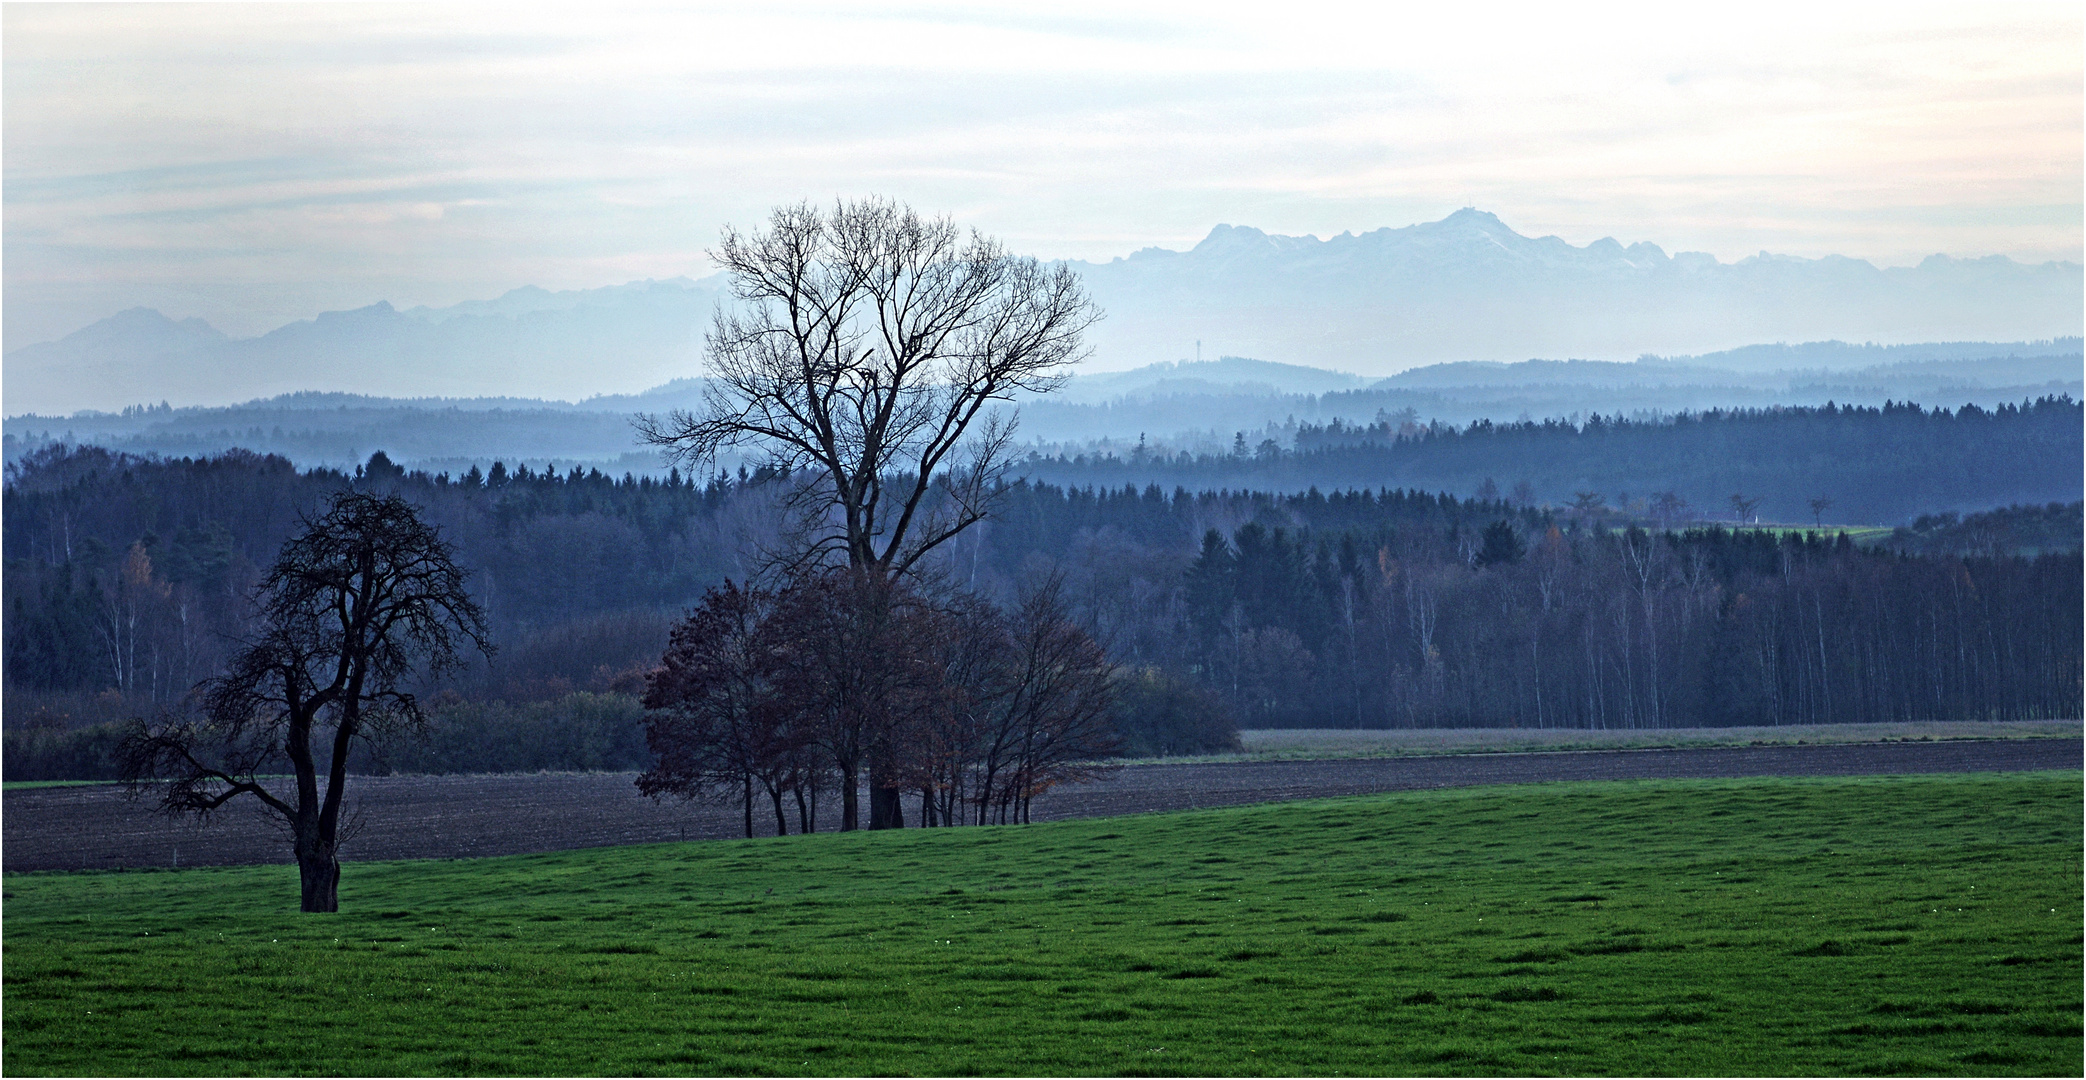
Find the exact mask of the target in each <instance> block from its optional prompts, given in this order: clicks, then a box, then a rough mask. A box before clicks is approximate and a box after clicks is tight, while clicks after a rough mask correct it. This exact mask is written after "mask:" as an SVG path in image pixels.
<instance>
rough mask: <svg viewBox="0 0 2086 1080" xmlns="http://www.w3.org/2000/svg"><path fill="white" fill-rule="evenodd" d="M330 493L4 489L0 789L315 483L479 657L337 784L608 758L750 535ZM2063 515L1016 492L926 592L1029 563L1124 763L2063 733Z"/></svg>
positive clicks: (715, 485)
mask: <svg viewBox="0 0 2086 1080" xmlns="http://www.w3.org/2000/svg"><path fill="white" fill-rule="evenodd" d="M2070 409H2071V411H2072V412H2073V414H2074V416H2075V415H2076V406H2070ZM1924 415H1926V416H1928V417H1930V418H1931V417H1932V416H1933V415H1935V414H1924ZM2075 434H2076V432H2075ZM2074 460H2075V458H2074ZM357 472H358V473H359V474H360V475H359V476H349V475H346V474H342V473H339V472H336V471H331V470H310V471H302V472H300V471H299V470H298V469H296V468H295V467H294V466H293V465H292V464H291V463H289V462H287V461H284V460H283V459H281V458H273V457H262V456H258V455H252V454H244V453H232V454H226V455H222V456H220V457H216V458H205V459H186V458H183V459H163V460H151V459H138V458H131V457H126V456H123V455H117V454H112V453H109V452H107V451H105V450H100V449H97V448H80V449H76V450H63V451H59V450H54V451H50V452H46V453H44V454H42V455H39V456H38V457H37V458H36V459H34V460H31V461H29V462H25V463H23V464H22V465H21V467H19V468H17V469H14V470H11V474H10V477H9V482H8V485H7V488H6V492H5V503H6V505H5V512H6V515H7V521H8V528H7V530H6V534H5V554H6V571H5V572H6V587H7V594H8V598H9V599H8V606H7V609H6V612H5V616H6V620H7V623H6V645H7V656H6V673H7V693H8V697H9V699H10V700H9V704H10V705H11V706H12V707H11V708H9V709H8V710H7V724H6V727H7V738H8V745H7V753H6V760H7V777H8V779H11V780H13V779H39V778H51V779H56V778H61V777H76V778H82V779H85V778H91V777H93V776H95V775H98V774H99V768H100V766H98V765H96V764H94V763H95V762H97V761H101V760H104V759H105V756H106V754H105V750H106V748H100V749H98V748H97V747H99V746H100V743H101V742H106V741H108V740H109V738H110V735H109V731H110V730H111V729H104V728H101V726H100V725H102V724H105V723H114V722H116V721H120V720H122V719H125V718H127V717H131V716H137V715H147V714H150V713H151V712H152V711H154V710H156V709H158V708H161V707H165V706H168V705H171V704H173V703H174V702H176V701H177V700H178V699H179V697H180V696H181V694H182V693H183V692H185V689H186V688H187V687H188V686H191V685H193V684H194V682H195V681H197V680H198V679H200V678H202V677H205V676H207V675H209V674H211V673H212V672H214V671H216V670H217V669H218V667H219V666H220V665H221V664H222V662H223V653H224V650H225V648H226V642H227V641H228V640H230V636H231V635H236V634H237V633H239V632H240V631H241V629H242V626H243V621H242V620H243V619H244V618H245V617H246V614H245V612H244V609H243V607H242V600H241V598H242V596H243V595H244V594H245V592H246V590H247V589H248V588H249V587H250V585H251V583H252V582H253V580H254V579H255V575H256V569H255V568H256V567H257V566H258V565H260V564H262V563H263V562H265V560H266V559H267V558H268V557H269V553H270V552H272V551H273V550H274V548H275V547H276V546H277V545H278V544H279V543H280V542H281V541H282V539H283V538H284V537H285V536H287V535H288V534H289V532H290V530H291V529H292V527H293V526H294V525H295V523H296V521H297V515H298V514H299V513H300V512H303V511H308V510H309V509H310V508H312V507H314V506H317V505H318V504H319V503H320V502H322V501H323V500H324V498H325V496H326V495H327V494H328V493H329V492H332V491H336V490H339V489H340V488H342V487H347V486H356V487H365V488H380V489H383V490H388V491H396V492H397V493H399V494H402V495H405V496H406V497H407V498H408V499H409V500H411V501H412V502H414V503H416V504H418V505H421V506H422V507H424V508H425V510H426V513H427V517H428V520H429V521H430V522H432V523H434V524H436V525H438V526H439V527H440V528H442V530H443V532H444V535H446V536H447V537H449V538H450V539H451V540H452V541H453V542H454V543H455V544H456V547H457V550H458V555H459V559H460V561H461V562H462V563H463V564H464V565H465V566H467V567H468V568H469V569H471V571H472V587H473V589H474V591H476V592H478V593H479V595H481V596H483V598H484V600H485V605H486V609H487V613H488V616H489V619H490V622H491V625H492V627H493V630H494V634H495V637H496V638H497V639H498V640H499V642H500V644H501V646H502V652H501V655H500V656H499V657H498V658H497V659H496V660H494V661H492V662H490V663H479V664H477V665H476V666H474V667H473V668H472V669H471V670H469V671H467V672H465V673H464V674H463V675H462V676H460V677H458V678H455V679H452V680H451V681H450V682H449V683H447V684H445V685H444V686H441V687H429V688H427V689H428V691H429V698H430V701H431V706H432V708H431V713H432V716H433V720H434V725H433V732H434V734H433V736H432V737H431V738H430V739H429V740H428V741H426V742H425V743H416V744H413V745H399V746H395V747H387V748H383V749H382V752H381V753H380V754H379V753H375V752H373V753H372V757H371V760H370V761H368V762H367V763H366V764H365V763H361V762H358V763H357V767H358V769H361V768H367V769H368V770H370V771H378V772H381V771H400V772H451V771H479V772H482V771H496V770H509V769H515V770H522V771H533V770H535V769H546V768H549V769H568V768H569V769H594V768H635V767H641V766H642V765H643V764H644V763H645V762H644V760H643V756H642V750H643V748H642V739H641V735H640V734H639V732H638V730H637V727H636V723H635V718H636V715H637V713H638V710H637V708H636V706H635V705H634V698H633V697H632V696H631V695H634V694H635V693H636V692H637V691H638V690H639V689H640V688H641V686H642V680H643V675H644V673H645V671H647V670H649V669H650V668H651V667H653V666H654V665H656V664H657V662H658V658H659V655H660V651H661V649H662V648H663V647H664V644H665V638H666V631H667V628H668V627H669V626H670V625H671V623H672V622H673V621H674V620H675V619H676V618H677V617H678V615H679V614H681V613H682V612H683V611H684V610H685V609H686V607H687V606H689V605H691V604H693V603H694V602H695V600H696V599H697V598H698V597H699V596H700V594H701V592H702V590H703V589H705V588H707V587H709V586H710V585H712V584H714V583H715V582H717V581H720V580H722V579H724V578H727V577H740V576H743V574H744V572H745V571H744V564H743V563H741V562H740V561H739V556H738V554H737V552H739V551H743V550H744V549H745V546H746V544H747V543H748V542H749V538H751V539H753V540H758V538H759V535H760V531H761V529H762V528H763V527H765V523H766V521H767V514H768V509H767V502H766V493H765V490H764V487H763V485H762V483H761V480H762V478H760V477H755V476H746V477H739V478H733V477H723V476H720V477H716V478H713V479H711V480H709V481H706V482H702V483H697V482H694V481H691V480H688V479H684V478H682V477H679V476H678V475H676V476H673V477H671V478H670V479H668V480H666V481H657V480H651V479H637V478H630V477H626V478H623V479H620V480H618V479H613V478H610V477H606V476H603V475H601V474H600V473H598V472H592V473H580V472H578V471H576V470H575V471H573V472H570V473H564V474H559V473H550V472H546V473H531V472H528V471H527V470H521V471H518V472H517V473H515V474H511V475H509V474H506V472H505V470H504V469H496V470H495V471H494V474H493V475H491V476H475V475H470V474H467V475H466V477H464V478H452V477H448V476H444V475H436V476H428V475H426V474H424V473H417V472H415V473H407V472H405V471H404V470H402V469H399V468H397V467H396V466H392V465H390V464H389V462H388V461H387V460H386V459H385V458H384V457H383V455H381V454H379V455H376V456H374V457H373V458H372V459H371V461H370V463H369V464H368V465H367V466H365V467H364V468H362V469H358V470H357ZM2074 480H2076V473H2074ZM2079 523H2080V504H2079V503H2077V502H2071V503H2064V504H2056V505H2041V506H2016V507H2011V508H2006V509H2002V510H1996V511H1989V512H1985V513H1975V514H1968V515H1960V516H1959V515H1954V514H1934V515H1927V516H1924V517H1921V518H1919V519H1916V520H1915V521H1914V522H1913V523H1912V524H1911V525H1910V526H1907V527H1904V528H1900V529H1899V530H1897V531H1896V532H1895V533H1893V534H1890V535H1888V536H1886V537H1883V538H1882V539H1881V540H1880V542H1878V543H1876V544H1865V545H1857V544H1853V543H1849V542H1848V541H1847V540H1846V539H1845V538H1844V537H1841V536H1836V535H1835V534H1834V533H1833V532H1832V531H1831V530H1823V531H1813V532H1811V533H1810V534H1809V535H1806V533H1805V531H1802V530H1794V531H1789V530H1754V529H1736V530H1734V529H1732V528H1726V527H1722V526H1717V525H1698V526H1693V527H1681V528H1665V529H1661V528H1659V527H1658V526H1659V522H1658V521H1656V520H1646V519H1641V518H1636V517H1631V516H1627V515H1624V514H1618V513H1617V512H1615V511H1614V510H1613V508H1595V507H1587V508H1573V509H1557V508H1549V507H1540V506H1530V505H1525V504H1518V503H1516V502H1515V501H1514V500H1513V499H1512V498H1511V497H1509V498H1494V499H1457V498H1454V497H1451V496H1447V495H1436V494H1427V493H1423V492H1416V491H1393V490H1376V491H1362V490H1349V491H1343V492H1335V493H1333V494H1323V493H1320V492H1317V491H1311V492H1307V493H1304V494H1299V495H1275V494H1269V493H1265V492H1241V491H1220V492H1210V491H1205V492H1201V493H1197V494H1190V493H1189V492H1187V491H1185V490H1176V491H1175V492H1173V493H1171V494H1168V493H1166V492H1163V491H1161V490H1159V489H1158V488H1157V487H1155V486H1147V487H1145V488H1143V489H1141V490H1139V489H1134V488H1115V489H1109V488H1101V489H1094V488H1065V487H1058V486H1054V485H1049V484H1041V483H1031V482H1025V481H1024V482H1016V483H1014V484H1011V485H1008V486H1006V487H1005V488H1004V489H1003V490H1002V491H1001V492H1000V495H999V500H998V503H997V513H996V516H995V518H994V519H993V520H992V521H991V522H989V523H988V524H987V525H985V526H981V527H979V528H978V529H976V530H973V532H972V533H969V534H966V535H965V536H964V537H962V538H961V539H960V540H959V541H958V542H957V543H955V544H953V545H951V547H950V549H949V551H948V552H947V554H946V557H945V559H944V560H943V563H942V565H941V566H940V567H939V571H940V572H941V573H942V574H943V575H944V576H945V577H946V578H948V579H950V580H952V581H953V582H954V583H955V584H957V585H959V586H961V587H963V588H965V589H969V590H973V591H976V592H978V593H980V594H982V595H986V596H991V597H1007V596H1011V595H1013V594H1014V593H1015V592H1017V591H1018V590H1019V588H1020V587H1021V584H1022V583H1023V582H1024V581H1029V580H1033V579H1034V578H1035V577H1036V576H1037V575H1039V574H1043V573H1048V572H1058V573H1062V574H1063V575H1064V578H1065V582H1066V595H1067V601H1068V603H1069V605H1070V606H1071V608H1072V609H1073V612H1074V615H1075V617H1076V619H1077V621H1078V622H1079V623H1080V624H1081V625H1082V626H1085V627H1087V628H1089V629H1091V630H1092V631H1093V632H1094V633H1095V634H1096V636H1097V637H1098V638H1099V639H1100V640H1101V641H1102V642H1103V643H1104V644H1105V645H1106V646H1107V647H1108V649H1109V653H1110V657H1111V659H1112V660H1113V661H1114V662H1115V663H1116V664H1117V665H1118V666H1119V668H1120V673H1119V675H1118V678H1119V679H1121V680H1123V685H1124V687H1125V688H1126V689H1125V690H1124V692H1123V693H1121V694H1120V695H1119V696H1120V697H1121V698H1122V699H1123V700H1124V701H1125V702H1126V704H1125V705H1123V706H1121V707H1119V709H1118V713H1117V721H1116V722H1117V724H1118V727H1119V729H1120V730H1121V731H1122V732H1123V733H1124V735H1125V737H1126V742H1127V743H1128V744H1129V745H1128V747H1126V749H1127V750H1128V752H1132V753H1159V752H1170V753H1192V752H1198V751H1207V750H1211V749H1217V748H1219V747H1221V746H1223V745H1224V743H1225V741H1226V740H1227V739H1228V737H1229V736H1228V732H1229V731H1230V730H1231V727H1230V726H1229V725H1230V723H1232V722H1235V723H1238V724H1239V725H1241V726H1249V727H1278V726H1305V727H1314V726H1319V727H1331V726H1343V727H1352V726H1355V725H1356V724H1360V725H1363V726H1369V727H1385V726H1398V727H1404V726H1443V725H1446V726H1507V725H1513V724H1522V725H1524V726H1545V727H1547V726H1552V725H1560V726H1587V727H1600V726H1604V725H1605V726H1611V727H1613V726H1631V725H1634V726H1640V727H1662V726H1698V725H1726V724H1740V723H1749V722H1758V723H1772V722H1783V723H1794V722H1807V721H1817V720H1879V719H1880V720H1892V719H1896V720H1906V719H1941V720H1950V719H1980V718H1986V719H2024V718H2035V717H2068V718H2075V717H2077V716H2078V715H2079V703H2078V702H2079V676H2078V656H2079V652H2080V649H2079V643H2078V637H2079V619H2078V612H2079V610H2080V599H2079V591H2080V589H2079V578H2080V574H2079V559H2078V555H2077V550H2078V544H2079V537H2080V524H2079ZM1641 526H1650V528H1643V527H1641ZM1213 534H1214V537H1215V539H1214V542H1213V541H1212V539H1211V537H1212V535H1213ZM547 568H555V570H556V572H547ZM1140 680H1142V682H1140ZM1139 686H1157V687H1162V688H1164V690H1163V692H1153V693H1145V692H1143V691H1141V690H1139V689H1138V687H1139ZM1183 695H1191V696H1199V697H1200V698H1201V700H1202V701H1203V702H1204V703H1205V704H1203V705H1199V706H1196V707H1195V708H1192V709H1190V708H1184V707H1183V706H1182V705H1181V704H1180V702H1181V700H1183ZM1211 718H1213V719H1211ZM1206 719H1207V720H1208V722H1207V723H1205V722H1204V721H1205V720H1206ZM1167 740H1172V741H1167ZM1139 747H1145V748H1146V749H1139ZM32 773H33V774H35V775H31V774H32Z"/></svg>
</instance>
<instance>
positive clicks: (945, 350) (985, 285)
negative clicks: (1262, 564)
mask: <svg viewBox="0 0 2086 1080" xmlns="http://www.w3.org/2000/svg"><path fill="white" fill-rule="evenodd" d="M711 257H712V258H713V259H715V260H716V261H717V263H718V264H719V265H721V266H722V267H724V269H725V271H726V272H727V273H729V274H730V275H731V277H732V294H733V296H734V297H736V298H737V299H738V301H739V302H740V306H739V309H738V310H736V311H720V312H719V313H718V315H717V317H716V320H715V322H714V324H713V326H712V328H711V330H710V332H709V335H708V338H707V341H706V349H705V354H706V358H707V368H708V370H707V372H706V374H707V375H708V376H709V382H708V383H707V384H706V387H705V390H704V399H703V408H702V409H701V410H699V411H694V412H688V411H676V412H674V413H672V414H670V415H668V416H666V417H664V418H661V417H655V416H643V417H639V418H638V421H637V426H638V431H639V434H640V435H641V436H642V437H643V438H644V439H645V440H646V441H647V442H650V443H652V444H654V445H657V446H660V447H662V448H665V449H666V450H668V451H669V452H670V453H672V454H673V455H675V456H676V457H677V458H679V459H681V460H683V461H705V462H706V461H711V460H714V459H715V458H716V456H717V455H718V453H719V452H720V451H724V450H728V449H740V448H743V449H748V450H751V451H753V452H754V453H755V454H757V455H759V456H761V457H762V458H763V459H764V463H765V464H767V465H769V466H772V467H773V468H774V469H775V470H776V471H777V472H778V473H780V474H781V475H784V476H788V477H793V478H796V479H797V481H798V483H799V487H798V488H797V489H796V497H797V505H798V507H799V509H801V510H804V511H807V514H806V522H807V527H808V529H809V534H808V535H807V536H806V538H805V541H806V542H805V543H803V544H802V545H800V546H799V547H798V548H797V549H796V550H795V551H794V552H793V553H792V554H794V555H797V556H799V557H801V558H803V560H804V561H806V562H818V561H822V560H823V559H825V558H827V557H830V556H831V555H832V554H834V553H841V554H844V555H845V558H846V562H847V564H848V565H850V566H852V567H855V568H857V569H860V570H866V571H868V572H870V573H872V574H874V575H876V576H881V577H893V576H899V575H903V574H905V573H907V572H908V571H910V570H911V569H913V567H914V566H915V565H916V564H917V562H918V561H919V559H920V558H921V557H922V556H924V555H925V554H926V553H927V552H928V551H931V550H933V549H934V548H935V547H937V546H938V545H940V544H942V543H944V542H946V541H947V540H949V538H951V537H953V536H955V535H956V534H957V533H959V532H961V531H963V530H964V529H965V528H967V527H969V526H970V525H972V524H974V523H976V522H977V521H978V520H980V519H981V518H982V517H984V515H985V510H986V506H985V496H986V494H987V493H988V492H989V491H990V490H991V486H992V481H993V480H994V478H995V477H996V476H997V474H998V471H999V469H1000V467H1001V466H1002V465H1003V464H1004V461H1003V453H1004V451H1005V449H1006V447H1007V444H1008V439H1009V438H1010V436H1011V434H1012V431H1013V427H1012V423H1011V421H1009V420H1008V419H1006V417H1007V416H1008V415H1009V414H1008V413H1006V412H1002V411H996V410H995V409H994V408H993V406H994V403H1007V402H1011V401H1012V400H1013V398H1014V395H1015V394H1017V393H1023V392H1027V393H1042V392H1047V391H1049V390H1051V389H1054V388H1055V387H1056V386H1057V385H1058V384H1059V383H1060V382H1061V381H1062V378H1063V372H1064V370H1065V369H1066V368H1067V367H1068V366H1069V365H1071V364H1073V363H1074V362H1076V361H1078V360H1079V359H1081V358H1082V357H1083V356H1084V355H1085V354H1086V350H1085V346H1084V345H1083V343H1082V339H1083V336H1084V334H1085V332H1086V330H1087V328H1088V327H1090V326H1092V325H1093V323H1094V322H1095V320H1097V319H1099V318H1100V312H1099V310H1098V309H1097V308H1096V307H1095V306H1094V304H1093V303H1092V301H1090V300H1089V299H1088V298H1087V295H1086V290H1085V288H1084V287H1083V286H1082V285H1081V283H1080V280H1079V276H1078V275H1077V274H1076V273H1074V272H1073V271H1072V270H1071V268H1069V267H1066V266H1057V267H1046V266H1044V265H1042V264H1040V263H1038V262H1037V261H1036V260H1034V259H1030V258H1021V257H1016V256H1013V255H1009V254H1007V252H1006V251H1005V249H1004V248H1002V247H1001V246H1000V244H999V243H998V242H997V241H994V240H991V239H989V238H987V237H984V236H981V235H979V234H978V233H976V232H975V231H972V232H969V233H966V232H964V231H963V230H960V229H958V228H957V227H956V225H954V224H953V223H951V222H950V221H949V220H947V219H946V218H932V219H929V218H922V217H921V216H920V215H919V214H917V213H915V212H914V211H913V210H912V209H911V208H910V207H907V206H905V205H903V204H900V203H897V202H893V201H891V200H888V199H878V198H870V199H863V200H860V201H856V202H848V201H842V202H839V203H837V204H836V205H835V206H834V207H833V209H832V210H831V211H823V210H820V209H819V208H817V207H814V206H812V205H810V204H809V203H803V204H799V205H796V206H787V207H782V208H779V209H777V210H776V211H775V212H774V213H773V214H772V215H771V216H770V218H769V221H768V227H767V229H766V230H765V231H761V232H755V233H752V234H750V235H748V234H742V233H740V232H738V231H737V230H734V229H730V228H727V229H726V230H725V233H724V239H723V241H722V243H721V244H720V245H719V247H718V248H717V250H715V251H713V252H711Z"/></svg>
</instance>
